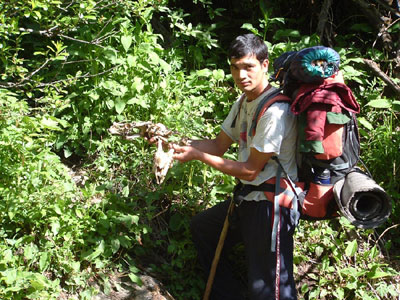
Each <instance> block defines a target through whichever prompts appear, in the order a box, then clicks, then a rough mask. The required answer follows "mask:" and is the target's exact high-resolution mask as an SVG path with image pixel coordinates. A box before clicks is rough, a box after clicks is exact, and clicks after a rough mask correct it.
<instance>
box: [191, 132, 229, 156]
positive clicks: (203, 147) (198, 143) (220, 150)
mask: <svg viewBox="0 0 400 300" xmlns="http://www.w3.org/2000/svg"><path fill="white" fill-rule="evenodd" d="M232 143H233V140H232V139H231V138H230V137H229V136H228V135H227V134H226V133H225V132H224V131H221V132H220V133H219V134H218V136H217V137H216V138H215V139H211V140H210V139H207V140H192V141H191V143H190V145H191V146H192V147H194V148H196V149H197V150H199V151H201V152H205V153H208V154H212V155H215V156H222V155H224V153H225V152H226V151H227V150H228V148H229V147H230V146H231V145H232Z"/></svg>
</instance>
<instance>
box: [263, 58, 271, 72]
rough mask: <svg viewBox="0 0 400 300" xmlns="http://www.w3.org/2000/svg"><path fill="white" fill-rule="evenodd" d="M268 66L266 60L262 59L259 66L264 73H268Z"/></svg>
mask: <svg viewBox="0 0 400 300" xmlns="http://www.w3.org/2000/svg"><path fill="white" fill-rule="evenodd" d="M268 65H269V60H268V59H264V61H263V62H262V63H261V66H262V67H263V69H264V71H265V72H268Z"/></svg>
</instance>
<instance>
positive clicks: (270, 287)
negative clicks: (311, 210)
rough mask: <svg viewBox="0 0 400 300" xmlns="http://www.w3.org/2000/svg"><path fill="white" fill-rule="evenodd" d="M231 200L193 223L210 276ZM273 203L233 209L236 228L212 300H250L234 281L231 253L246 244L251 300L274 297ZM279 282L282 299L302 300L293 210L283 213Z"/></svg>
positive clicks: (201, 258)
mask: <svg viewBox="0 0 400 300" xmlns="http://www.w3.org/2000/svg"><path fill="white" fill-rule="evenodd" d="M228 206H229V201H225V202H222V203H220V204H218V205H216V206H214V207H212V208H210V209H207V210H205V211H203V212H201V213H199V214H198V215H196V216H195V217H194V218H193V219H192V222H191V231H192V237H193V241H194V244H195V246H196V248H197V251H198V256H199V261H200V263H201V265H202V266H203V268H204V270H205V271H206V274H207V275H208V273H209V271H210V267H211V263H212V260H213V258H214V254H215V248H216V246H217V243H218V240H219V235H220V233H221V230H222V226H223V223H224V220H225V217H226V213H227V209H228ZM273 214H274V213H273V204H272V203H271V202H269V201H243V202H242V203H241V204H240V205H239V206H238V207H235V209H234V218H233V220H234V223H235V224H234V225H235V226H234V227H233V228H230V229H229V231H228V234H227V237H226V240H225V244H224V248H223V250H222V253H221V258H220V261H219V263H218V267H217V271H216V276H215V280H214V284H213V289H212V292H211V297H210V298H211V299H213V300H236V299H237V300H239V299H247V298H246V297H245V296H244V294H245V293H244V292H245V291H244V290H243V287H241V283H240V282H239V281H238V280H237V279H236V278H234V276H233V272H232V270H231V268H230V266H229V262H228V259H227V252H228V251H229V249H231V248H232V247H233V246H234V245H236V244H237V243H239V242H242V243H243V244H244V248H245V255H246V265H247V272H248V293H249V295H250V299H252V300H269V299H271V300H273V299H276V298H275V283H276V282H275V278H276V276H275V275H276V271H275V270H276V262H277V260H276V252H271V232H272V221H273ZM280 214H281V230H280V280H279V294H280V297H279V299H281V300H283V299H285V300H293V299H297V295H296V289H295V283H294V279H293V233H294V229H295V226H294V224H292V221H291V218H290V210H289V209H287V208H281V209H280Z"/></svg>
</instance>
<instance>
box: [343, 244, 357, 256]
mask: <svg viewBox="0 0 400 300" xmlns="http://www.w3.org/2000/svg"><path fill="white" fill-rule="evenodd" d="M357 249H358V244H357V240H353V241H351V242H349V243H348V245H347V247H346V251H345V253H346V255H347V256H348V257H350V256H353V255H354V254H356V252H357Z"/></svg>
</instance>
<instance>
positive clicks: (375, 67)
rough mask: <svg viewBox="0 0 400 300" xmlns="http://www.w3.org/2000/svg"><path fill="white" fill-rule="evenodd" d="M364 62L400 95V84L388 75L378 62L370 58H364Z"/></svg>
mask: <svg viewBox="0 0 400 300" xmlns="http://www.w3.org/2000/svg"><path fill="white" fill-rule="evenodd" d="M364 63H365V64H366V65H367V66H368V67H370V68H371V70H372V71H373V72H374V73H375V75H377V76H378V77H379V78H381V79H382V80H383V81H384V82H385V83H386V84H387V85H388V86H389V87H390V88H391V89H392V90H393V91H394V92H395V93H396V94H397V95H400V86H398V85H397V84H396V83H395V82H394V81H393V80H392V79H391V78H390V77H389V76H388V75H386V74H385V73H384V72H383V71H382V70H381V69H380V68H379V66H378V64H377V63H376V62H374V61H372V60H370V59H364Z"/></svg>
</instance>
